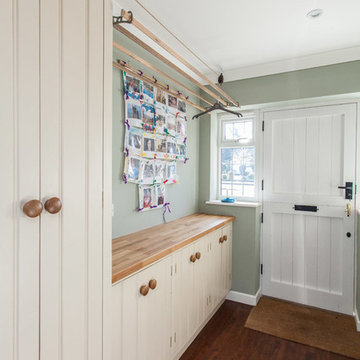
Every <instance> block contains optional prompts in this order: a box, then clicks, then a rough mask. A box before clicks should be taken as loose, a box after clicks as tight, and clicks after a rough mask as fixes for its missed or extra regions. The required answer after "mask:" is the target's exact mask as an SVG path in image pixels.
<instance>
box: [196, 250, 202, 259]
mask: <svg viewBox="0 0 360 360" xmlns="http://www.w3.org/2000/svg"><path fill="white" fill-rule="evenodd" d="M195 257H196V258H197V259H198V260H199V259H200V257H201V253H200V252H199V251H198V252H197V253H196V254H195Z"/></svg>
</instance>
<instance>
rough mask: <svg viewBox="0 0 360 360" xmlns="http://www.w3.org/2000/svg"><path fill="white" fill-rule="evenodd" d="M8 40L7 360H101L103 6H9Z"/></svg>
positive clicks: (37, 2) (2, 256)
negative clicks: (28, 207)
mask: <svg viewBox="0 0 360 360" xmlns="http://www.w3.org/2000/svg"><path fill="white" fill-rule="evenodd" d="M110 19H111V18H110V17H109V21H110ZM0 37H1V44H2V56H1V57H0V62H1V68H2V69H3V70H4V69H6V70H5V71H3V72H2V75H1V82H0V102H1V104H0V112H1V131H0V146H1V149H0V150H1V151H0V158H1V174H2V176H1V187H0V272H1V274H2V275H1V296H0V323H1V327H0V358H1V359H4V360H5V359H6V360H35V359H37V360H38V359H51V360H56V359H64V360H73V359H77V360H85V359H94V360H95V359H96V360H98V359H101V358H102V357H103V285H104V284H103V233H102V217H103V214H102V189H103V179H102V171H103V168H102V166H103V163H102V146H103V138H102V137H103V135H102V134H103V117H104V105H103V103H104V2H103V1H102V0H76V1H74V0H13V1H3V2H2V3H1V11H0ZM109 46H110V47H111V45H110V43H109ZM109 64H110V63H109ZM109 66H111V65H109ZM50 197H58V198H60V199H61V201H62V209H61V211H60V212H58V213H56V214H50V213H49V212H47V211H46V210H45V209H43V211H42V213H41V214H40V216H38V217H35V218H30V217H28V216H26V215H25V214H24V213H23V210H22V208H23V205H24V203H25V202H27V201H29V200H32V199H34V200H39V201H41V202H42V203H43V204H44V203H45V201H46V200H47V199H49V198H50ZM109 256H110V255H109ZM109 281H110V280H109ZM109 286H110V283H109Z"/></svg>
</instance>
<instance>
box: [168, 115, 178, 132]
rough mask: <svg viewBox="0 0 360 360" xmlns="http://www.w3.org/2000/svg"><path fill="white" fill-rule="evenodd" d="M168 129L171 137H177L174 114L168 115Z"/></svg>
mask: <svg viewBox="0 0 360 360" xmlns="http://www.w3.org/2000/svg"><path fill="white" fill-rule="evenodd" d="M166 129H167V131H168V133H169V135H172V136H175V134H176V116H175V115H174V114H172V113H168V114H167V115H166Z"/></svg>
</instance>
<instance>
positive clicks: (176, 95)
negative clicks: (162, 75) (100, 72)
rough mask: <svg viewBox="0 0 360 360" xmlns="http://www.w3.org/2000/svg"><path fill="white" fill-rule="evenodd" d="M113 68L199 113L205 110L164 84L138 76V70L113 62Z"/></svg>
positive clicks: (145, 76) (147, 77)
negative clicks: (181, 101)
mask: <svg viewBox="0 0 360 360" xmlns="http://www.w3.org/2000/svg"><path fill="white" fill-rule="evenodd" d="M113 66H114V67H116V68H118V69H120V70H123V71H125V72H127V73H128V74H130V75H132V76H136V77H137V78H141V79H142V80H143V81H144V82H146V83H148V84H150V85H152V86H154V87H156V88H158V89H160V90H163V91H165V92H167V93H169V94H171V96H174V97H176V98H177V99H181V100H183V101H185V102H186V103H187V104H189V105H191V106H193V107H195V108H197V109H199V110H201V111H204V110H205V109H204V108H203V107H201V106H199V105H197V104H195V103H193V102H192V101H190V100H189V99H186V97H185V96H183V95H178V93H177V91H175V90H172V89H171V88H168V87H167V86H166V85H164V84H161V83H159V82H156V83H155V80H154V79H153V78H150V77H149V76H147V75H144V74H143V75H142V76H140V74H139V71H138V70H132V69H131V68H129V65H125V66H124V65H121V64H118V63H117V62H116V61H114V62H113Z"/></svg>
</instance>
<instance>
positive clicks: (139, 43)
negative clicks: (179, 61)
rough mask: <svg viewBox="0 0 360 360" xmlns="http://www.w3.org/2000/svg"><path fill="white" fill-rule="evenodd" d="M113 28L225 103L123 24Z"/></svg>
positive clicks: (223, 102)
mask: <svg viewBox="0 0 360 360" xmlns="http://www.w3.org/2000/svg"><path fill="white" fill-rule="evenodd" d="M114 28H115V30H117V31H119V32H120V33H122V34H123V35H125V36H126V37H127V38H129V39H130V40H132V41H133V42H135V43H136V44H138V45H139V46H141V47H142V48H143V49H145V50H146V51H147V52H149V53H150V54H151V55H153V56H155V57H156V58H158V59H159V60H161V61H162V62H163V63H164V64H166V65H168V66H169V67H171V68H172V69H174V70H175V71H177V72H178V73H179V74H180V75H182V76H183V77H185V78H186V79H188V80H190V81H191V82H193V83H194V84H195V85H196V86H198V87H199V88H200V89H201V90H203V91H204V92H206V93H207V94H208V95H210V96H211V97H212V98H214V99H215V100H217V101H220V102H221V103H222V104H223V105H226V101H224V100H222V99H221V98H220V97H219V95H217V94H215V93H214V92H213V91H211V90H210V89H208V88H207V87H206V86H204V85H202V84H201V83H200V82H199V81H197V80H196V79H194V78H193V77H192V76H190V75H189V74H187V73H186V72H185V71H183V70H182V69H180V68H179V67H178V66H176V65H175V64H173V63H172V62H171V61H169V60H168V59H167V58H166V57H164V56H162V55H161V54H160V53H158V52H157V51H156V50H154V49H153V48H152V47H150V46H149V45H148V44H146V43H145V42H143V41H142V40H140V39H139V38H138V37H137V36H135V35H134V34H132V33H131V32H130V31H128V30H126V29H125V28H124V27H123V26H121V25H119V24H116V25H114Z"/></svg>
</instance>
